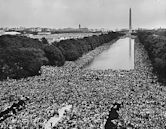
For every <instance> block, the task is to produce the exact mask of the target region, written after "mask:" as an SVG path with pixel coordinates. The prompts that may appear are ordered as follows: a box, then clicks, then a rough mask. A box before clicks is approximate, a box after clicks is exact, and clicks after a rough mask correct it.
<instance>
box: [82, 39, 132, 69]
mask: <svg viewBox="0 0 166 129" xmlns="http://www.w3.org/2000/svg"><path fill="white" fill-rule="evenodd" d="M85 69H102V70H104V69H115V70H118V69H123V70H130V69H134V39H131V38H123V39H119V40H118V41H116V42H115V43H114V44H112V45H111V46H110V47H109V48H108V49H107V50H105V51H103V52H102V53H101V54H100V55H98V56H96V57H95V59H94V60H93V61H92V62H91V63H90V64H89V65H88V66H87V67H86V68H85Z"/></svg>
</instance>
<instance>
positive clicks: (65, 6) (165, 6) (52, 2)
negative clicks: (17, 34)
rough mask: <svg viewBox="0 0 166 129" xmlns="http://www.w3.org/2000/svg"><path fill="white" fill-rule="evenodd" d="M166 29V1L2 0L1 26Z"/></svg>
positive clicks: (0, 3) (0, 8) (0, 11)
mask: <svg viewBox="0 0 166 129" xmlns="http://www.w3.org/2000/svg"><path fill="white" fill-rule="evenodd" d="M129 8H131V9H132V27H133V28H159V27H162V28H163V27H165V28H166V0H0V27H20V26H22V27H49V28H67V27H71V28H77V27H78V25H79V24H81V27H87V28H93V29H94V28H98V29H99V28H105V29H112V30H114V29H121V28H128V24H129Z"/></svg>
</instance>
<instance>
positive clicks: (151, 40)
mask: <svg viewBox="0 0 166 129" xmlns="http://www.w3.org/2000/svg"><path fill="white" fill-rule="evenodd" d="M138 38H139V40H140V42H141V43H142V44H143V45H144V47H145V49H146V50H147V52H148V55H149V58H150V60H151V62H152V65H153V67H154V72H155V73H156V74H157V75H158V77H159V80H160V81H162V82H166V37H165V36H161V35H156V34H154V33H153V32H150V31H149V32H148V31H138Z"/></svg>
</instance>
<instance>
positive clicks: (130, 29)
mask: <svg viewBox="0 0 166 129" xmlns="http://www.w3.org/2000/svg"><path fill="white" fill-rule="evenodd" d="M131 20H132V19H131V8H130V10H129V33H131V32H132V23H131Z"/></svg>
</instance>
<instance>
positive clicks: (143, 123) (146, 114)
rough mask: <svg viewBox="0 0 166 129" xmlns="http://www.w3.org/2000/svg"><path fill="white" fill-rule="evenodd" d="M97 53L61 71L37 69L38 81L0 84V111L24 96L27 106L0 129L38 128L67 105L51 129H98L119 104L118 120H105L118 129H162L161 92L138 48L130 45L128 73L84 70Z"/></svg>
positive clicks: (165, 107) (165, 106) (165, 116)
mask: <svg viewBox="0 0 166 129" xmlns="http://www.w3.org/2000/svg"><path fill="white" fill-rule="evenodd" d="M103 48H104V47H103V46H101V47H99V48H97V49H95V50H93V51H92V52H90V53H91V54H90V53H88V54H87V55H84V56H83V57H82V58H80V59H78V60H77V61H75V62H66V63H65V65H64V66H63V67H61V68H59V67H48V66H43V68H42V70H41V73H42V74H41V76H35V77H29V78H26V79H20V80H14V79H13V80H12V79H10V80H6V81H1V82H0V91H1V92H0V98H1V101H0V111H4V110H6V109H7V108H8V107H10V106H11V105H12V104H13V103H14V101H15V100H14V99H13V100H10V101H9V99H10V97H11V96H12V97H13V98H18V97H19V96H22V95H24V96H26V97H29V98H30V100H29V103H28V104H27V105H26V106H25V109H23V110H21V111H19V112H17V113H16V115H12V116H11V117H9V118H7V119H6V120H4V121H3V122H1V124H0V125H1V126H0V128H16V127H17V128H23V127H24V128H44V123H45V122H46V121H48V120H49V119H50V118H51V117H52V116H53V114H56V113H57V112H58V109H60V108H61V107H62V106H63V105H64V104H67V105H72V108H71V111H69V112H66V114H65V115H64V118H63V119H62V120H61V121H59V123H58V124H57V125H56V127H55V128H58V129H63V128H70V129H75V128H77V129H82V128H86V129H92V128H97V129H98V128H101V129H103V128H104V126H105V124H106V121H107V119H108V118H109V113H110V111H111V109H112V107H114V103H123V106H122V107H121V108H120V109H119V111H117V113H118V114H117V115H118V119H117V120H113V121H112V120H111V122H113V123H114V124H116V125H119V127H124V128H127V127H132V128H142V129H143V128H148V129H154V128H165V125H166V101H165V100H166V96H165V94H166V88H165V87H164V86H163V85H162V84H160V83H158V81H157V78H156V76H155V75H153V73H152V70H153V69H152V65H151V62H150V61H149V58H148V55H147V53H146V51H145V50H144V48H143V45H142V44H140V43H139V42H138V41H137V40H136V43H135V69H133V70H111V69H108V70H90V69H84V67H85V65H86V64H87V62H89V61H90V60H92V59H93V58H92V55H93V56H95V52H96V51H98V52H96V54H98V53H99V52H101V51H100V50H104V49H103ZM86 57H87V58H86ZM86 59H87V60H86ZM86 61H87V62H86ZM81 64H82V65H81Z"/></svg>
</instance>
